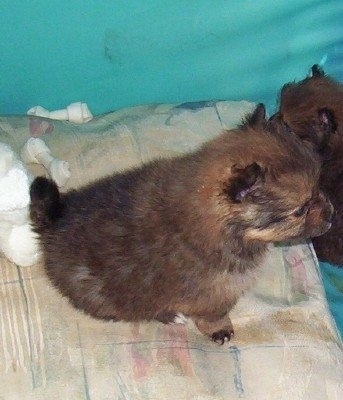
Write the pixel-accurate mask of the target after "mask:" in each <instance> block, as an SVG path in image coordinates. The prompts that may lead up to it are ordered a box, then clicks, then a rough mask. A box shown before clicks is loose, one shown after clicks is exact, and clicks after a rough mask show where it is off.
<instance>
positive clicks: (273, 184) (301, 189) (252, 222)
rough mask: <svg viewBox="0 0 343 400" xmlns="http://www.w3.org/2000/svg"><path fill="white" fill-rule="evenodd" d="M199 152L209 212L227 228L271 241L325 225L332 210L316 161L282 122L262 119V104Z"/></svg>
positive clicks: (316, 232)
mask: <svg viewBox="0 0 343 400" xmlns="http://www.w3.org/2000/svg"><path fill="white" fill-rule="evenodd" d="M203 153H204V155H205V157H206V158H207V160H208V164H207V167H206V174H207V175H206V179H205V181H206V182H207V190H206V185H205V186H204V190H206V193H207V195H208V194H209V193H212V207H213V210H214V211H213V212H214V213H216V214H217V218H218V220H220V221H221V223H222V224H223V225H224V226H225V227H226V228H227V229H229V230H230V231H231V232H235V234H237V235H239V236H241V237H243V238H245V239H247V240H258V241H263V242H275V241H284V240H290V239H294V238H305V237H314V236H319V235H321V234H323V233H324V232H326V231H327V230H328V229H329V228H330V226H331V218H332V213H333V209H332V205H331V203H330V202H329V201H328V200H327V199H326V197H325V196H324V194H323V193H322V192H321V191H320V190H319V188H318V179H319V175H320V162H319V159H318V158H317V156H316V155H315V153H314V152H312V151H311V150H310V149H308V148H307V147H306V146H303V145H302V143H301V141H300V140H299V139H298V138H297V137H296V135H294V134H292V133H291V132H290V131H289V128H288V127H287V125H286V124H284V123H283V122H282V121H281V120H277V119H274V120H272V121H270V122H266V120H265V111H264V107H263V105H259V106H258V107H257V108H256V110H255V112H254V113H253V114H252V115H251V116H250V117H248V118H247V119H246V121H245V122H244V124H243V125H242V126H241V128H240V129H238V130H235V131H230V132H227V133H224V134H223V135H221V136H220V137H218V138H217V139H216V140H214V141H212V142H210V143H209V144H207V145H205V146H204V148H203ZM211 188H212V191H211Z"/></svg>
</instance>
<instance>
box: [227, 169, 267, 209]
mask: <svg viewBox="0 0 343 400" xmlns="http://www.w3.org/2000/svg"><path fill="white" fill-rule="evenodd" d="M231 173H232V177H231V179H230V182H229V184H228V187H227V188H226V189H225V192H226V194H227V195H228V196H229V198H230V199H231V200H232V201H233V202H234V203H241V202H242V201H243V200H244V199H245V198H246V197H247V195H248V194H249V193H251V191H252V190H253V189H254V188H256V186H257V184H258V183H259V182H263V181H264V177H265V169H263V168H262V167H261V166H260V165H259V164H257V163H256V162H254V163H252V164H249V165H248V166H246V167H243V168H242V167H239V166H237V165H233V166H232V167H231Z"/></svg>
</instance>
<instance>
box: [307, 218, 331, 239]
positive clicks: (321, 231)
mask: <svg viewBox="0 0 343 400" xmlns="http://www.w3.org/2000/svg"><path fill="white" fill-rule="evenodd" d="M331 226H332V222H330V221H328V222H326V223H325V224H323V225H322V226H321V228H320V229H316V230H314V232H313V233H312V234H311V237H318V236H321V235H324V233H326V232H327V231H328V230H329V229H330V228H331Z"/></svg>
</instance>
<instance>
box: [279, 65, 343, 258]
mask: <svg viewBox="0 0 343 400" xmlns="http://www.w3.org/2000/svg"><path fill="white" fill-rule="evenodd" d="M278 114H279V116H280V117H281V118H282V119H283V120H284V121H285V122H286V123H287V124H288V125H289V126H290V128H291V130H293V131H294V132H295V133H296V134H297V135H298V136H299V137H300V138H301V139H302V140H303V141H304V143H306V144H307V145H310V146H312V147H313V148H314V149H315V151H317V152H318V154H319V155H320V156H321V158H322V172H321V177H320V187H321V189H322V190H323V191H324V192H325V194H326V195H327V196H328V197H329V198H330V200H331V202H332V203H333V205H334V208H335V215H334V218H333V221H332V227H331V229H330V230H329V231H328V232H327V233H326V234H325V235H323V236H321V237H317V238H314V239H313V245H314V248H315V250H316V253H317V255H318V258H319V260H321V261H328V262H330V263H333V264H337V265H343V85H342V84H341V83H339V82H336V81H335V80H334V79H332V78H330V77H329V76H327V75H325V74H324V72H323V71H322V70H321V69H319V67H318V66H316V65H314V66H313V67H312V76H310V77H307V78H305V79H304V80H302V81H300V82H297V83H295V82H294V83H290V84H286V85H285V86H284V87H283V88H282V90H281V94H280V110H279V113H278ZM318 119H319V122H320V124H319V125H318V123H317V122H318ZM315 126H317V128H319V129H316V128H315Z"/></svg>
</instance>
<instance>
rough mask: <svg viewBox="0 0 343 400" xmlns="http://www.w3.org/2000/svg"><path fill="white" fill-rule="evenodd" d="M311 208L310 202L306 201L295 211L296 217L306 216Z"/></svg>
mask: <svg viewBox="0 0 343 400" xmlns="http://www.w3.org/2000/svg"><path fill="white" fill-rule="evenodd" d="M309 208H310V204H309V202H306V203H305V204H304V205H302V206H301V207H299V208H297V209H296V210H295V211H294V212H293V215H294V216H295V217H298V218H300V217H302V216H304V215H305V214H307V213H308V211H309Z"/></svg>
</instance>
